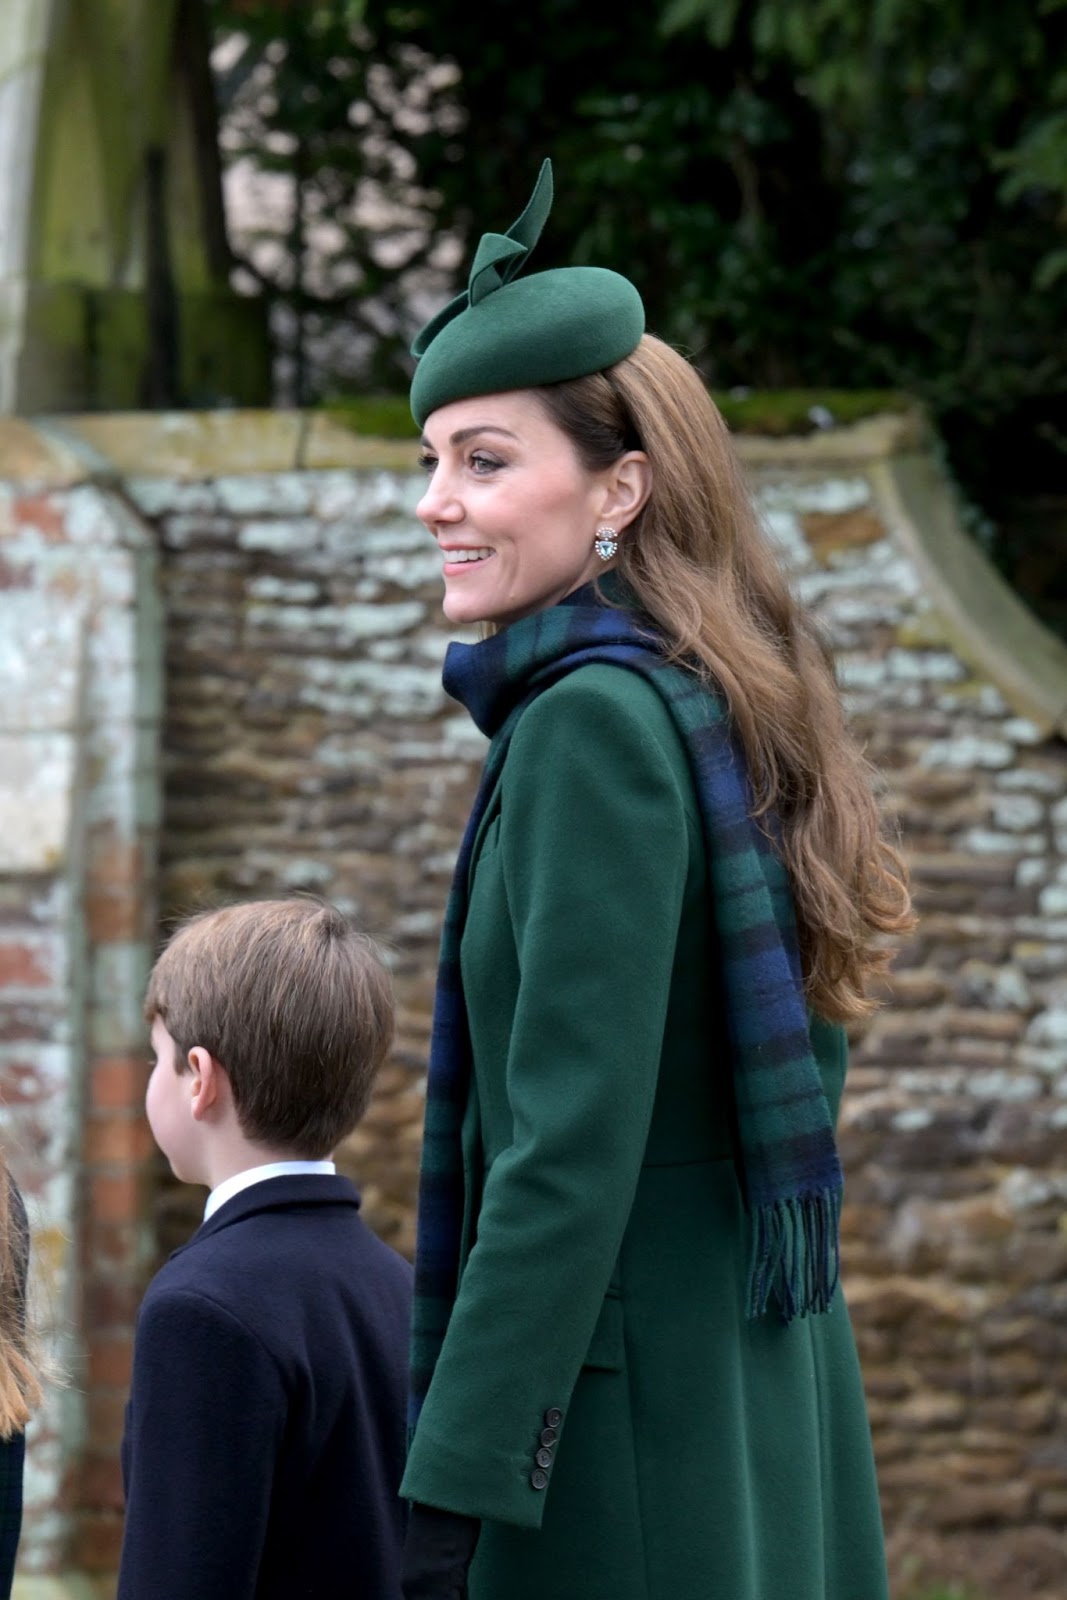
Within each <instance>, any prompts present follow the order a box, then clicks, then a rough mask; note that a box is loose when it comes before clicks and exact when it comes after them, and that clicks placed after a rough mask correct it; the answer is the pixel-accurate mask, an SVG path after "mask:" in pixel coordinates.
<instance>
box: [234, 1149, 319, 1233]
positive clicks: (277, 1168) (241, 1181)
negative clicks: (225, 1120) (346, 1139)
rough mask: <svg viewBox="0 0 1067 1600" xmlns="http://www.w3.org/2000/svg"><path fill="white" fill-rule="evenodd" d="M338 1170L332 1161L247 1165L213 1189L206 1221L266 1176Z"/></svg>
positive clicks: (291, 1175)
mask: <svg viewBox="0 0 1067 1600" xmlns="http://www.w3.org/2000/svg"><path fill="white" fill-rule="evenodd" d="M336 1171H337V1167H336V1165H335V1163H334V1162H332V1161H268V1162H266V1163H265V1164H264V1165H263V1166H261V1167H246V1168H245V1170H244V1171H243V1172H235V1173H234V1175H233V1177H232V1178H224V1179H223V1180H222V1182H221V1183H220V1184H216V1186H215V1188H214V1189H212V1191H211V1193H210V1194H209V1195H208V1197H207V1205H206V1206H205V1207H204V1221H205V1222H206V1221H207V1219H208V1217H211V1216H214V1214H215V1212H216V1211H217V1210H218V1209H219V1207H220V1206H224V1205H225V1204H226V1202H227V1200H232V1199H233V1197H234V1195H235V1194H240V1192H241V1190H242V1189H250V1188H251V1187H252V1185H253V1184H254V1183H262V1182H263V1180H264V1179H265V1178H291V1177H295V1176H296V1175H297V1174H298V1173H301V1174H302V1173H305V1172H322V1173H326V1174H329V1173H333V1172H336Z"/></svg>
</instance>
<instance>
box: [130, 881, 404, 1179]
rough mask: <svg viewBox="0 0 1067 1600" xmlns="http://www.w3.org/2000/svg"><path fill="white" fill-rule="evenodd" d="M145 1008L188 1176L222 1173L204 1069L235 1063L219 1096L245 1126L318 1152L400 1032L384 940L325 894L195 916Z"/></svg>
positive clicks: (213, 1072)
mask: <svg viewBox="0 0 1067 1600" xmlns="http://www.w3.org/2000/svg"><path fill="white" fill-rule="evenodd" d="M144 1011H145V1017H146V1019H147V1020H148V1021H149V1022H150V1023H151V1024H152V1025H153V1043H154V1044H155V1046H156V1052H157V1064H156V1067H155V1071H154V1073H153V1082H152V1084H150V1085H149V1094H148V1114H149V1121H150V1122H151V1124H152V1131H153V1133H154V1134H155V1136H156V1141H157V1143H159V1145H160V1147H161V1148H162V1149H163V1152H164V1154H165V1155H166V1156H167V1157H168V1158H169V1159H170V1161H171V1164H172V1165H173V1166H174V1168H175V1171H176V1172H177V1174H178V1176H179V1177H186V1178H189V1179H190V1180H191V1181H193V1182H207V1181H210V1179H209V1176H208V1175H207V1169H206V1168H204V1165H203V1161H202V1159H199V1158H198V1155H197V1152H198V1150H199V1140H200V1139H201V1137H202V1132H201V1130H198V1129H197V1128H196V1127H195V1126H194V1124H196V1123H197V1122H203V1123H205V1124H206V1125H208V1126H210V1125H211V1122H212V1118H211V1117H210V1116H205V1115H204V1108H203V1105H202V1104H201V1102H200V1101H198V1100H197V1098H196V1088H197V1086H198V1084H199V1082H200V1079H201V1078H203V1079H205V1080H206V1081H208V1082H212V1081H214V1080H215V1078H216V1077H217V1075H218V1073H219V1069H221V1074H222V1077H221V1078H220V1079H219V1082H220V1083H221V1085H222V1095H223V1099H222V1101H221V1102H219V1103H220V1104H223V1105H228V1104H229V1103H231V1102H232V1109H233V1113H234V1117H235V1120H236V1124H237V1129H236V1135H237V1137H238V1138H243V1140H245V1141H247V1142H248V1143H249V1144H251V1145H254V1146H256V1147H257V1148H259V1149H262V1150H268V1151H271V1152H273V1153H277V1154H279V1155H281V1154H285V1155H289V1156H291V1157H296V1158H301V1159H306V1160H316V1159H318V1158H321V1157H324V1156H328V1155H330V1154H331V1153H332V1152H333V1151H334V1150H335V1149H336V1147H337V1145H338V1144H339V1143H340V1141H341V1140H342V1139H343V1138H344V1137H345V1135H346V1134H348V1133H351V1131H352V1129H353V1128H354V1127H355V1126H356V1124H357V1123H358V1121H359V1119H360V1117H361V1116H362V1115H363V1112H364V1110H365V1108H366V1104H367V1100H368V1098H369V1095H370V1090H371V1085H372V1083H373V1081H374V1077H375V1074H376V1072H377V1070H378V1068H379V1066H380V1065H381V1063H382V1061H383V1060H384V1058H385V1055H386V1053H387V1052H388V1049H389V1046H390V1044H391V1043H392V1038H393V994H392V983H391V980H390V977H389V974H388V972H387V970H386V968H385V966H384V965H383V963H382V959H381V956H380V954H379V952H378V950H377V947H376V946H375V944H374V943H373V941H372V940H370V939H369V938H368V937H367V936H366V935H365V934H362V933H359V932H358V931H357V930H356V929H355V928H353V927H352V926H351V925H350V924H349V923H348V922H347V921H346V919H345V918H344V917H343V916H342V915H341V913H340V912H339V911H337V910H335V909H334V907H332V906H329V905H325V904H323V903H322V902H320V901H315V900H305V899H294V900H259V901H251V902H247V903H245V904H243V905H234V906H226V907H224V908H223V909H222V910H219V911H206V912H202V913H200V914H199V915H198V916H194V917H191V918H190V919H189V920H188V921H186V922H184V923H183V924H182V925H181V926H180V927H179V928H178V930H177V931H176V932H175V933H174V934H173V936H172V937H171V939H170V940H169V942H168V943H167V945H166V948H165V949H164V950H163V952H162V954H161V955H160V956H159V959H158V960H157V961H156V964H155V966H154V967H153V968H152V972H151V974H150V976H149V980H148V989H147V992H146V995H145V1006H144ZM175 1076H176V1077H177V1078H178V1079H184V1078H186V1077H187V1076H189V1077H191V1078H192V1079H193V1084H192V1085H188V1084H185V1083H179V1084H175V1082H174V1077H175ZM156 1080H159V1081H158V1082H157V1081H156ZM186 1087H191V1088H192V1089H193V1091H194V1092H193V1094H192V1095H190V1096H187V1095H185V1094H184V1089H185V1088H186ZM175 1091H178V1092H175ZM186 1100H188V1101H189V1106H187V1105H186V1103H185V1102H186ZM208 1103H209V1105H213V1104H215V1101H214V1099H213V1097H212V1098H211V1099H210V1101H209V1102H208ZM198 1104H201V1109H200V1111H199V1112H198V1111H197V1110H196V1109H190V1107H193V1108H195V1107H196V1106H197V1105H198ZM232 1132H233V1130H231V1133H232ZM190 1152H192V1155H191V1157H190ZM183 1167H184V1168H185V1170H184V1171H183V1170H181V1169H182V1168H183Z"/></svg>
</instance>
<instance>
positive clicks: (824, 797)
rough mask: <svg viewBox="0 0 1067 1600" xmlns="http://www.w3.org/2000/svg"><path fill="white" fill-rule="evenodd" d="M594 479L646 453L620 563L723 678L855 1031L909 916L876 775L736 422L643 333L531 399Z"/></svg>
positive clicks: (815, 955) (820, 957)
mask: <svg viewBox="0 0 1067 1600" xmlns="http://www.w3.org/2000/svg"><path fill="white" fill-rule="evenodd" d="M535 392H536V393H537V395H538V396H539V397H540V399H541V400H542V402H543V404H544V405H545V406H546V407H547V409H548V412H549V415H550V416H551V417H552V419H553V420H554V421H555V422H556V424H557V425H558V426H559V427H560V428H562V429H563V431H564V432H565V433H566V434H567V435H568V436H569V438H570V439H571V441H572V442H573V444H574V446H575V448H576V450H577V452H578V455H579V458H580V459H581V460H582V462H583V464H584V465H585V466H586V467H587V468H588V469H589V470H591V471H600V470H602V469H604V468H605V467H607V466H609V465H610V464H611V463H612V462H613V461H615V460H617V459H618V457H619V456H620V455H622V454H623V453H624V452H625V451H627V450H644V451H645V452H646V454H647V455H648V458H649V461H650V462H651V465H652V475H653V482H652V490H651V494H650V496H649V499H648V502H647V504H646V505H645V507H644V509H643V510H642V512H641V513H640V515H639V516H638V518H637V519H636V521H635V522H633V523H632V524H631V525H630V526H629V527H628V528H627V529H626V530H625V532H624V533H623V535H622V536H621V538H620V541H619V554H618V559H617V565H618V568H619V571H620V573H621V575H622V576H623V578H624V579H625V581H626V583H627V584H628V585H629V587H630V588H631V589H632V590H633V592H634V594H635V595H636V597H637V599H638V600H639V602H640V603H641V605H642V606H643V608H644V610H645V611H646V612H647V614H648V615H649V616H650V617H651V618H652V619H653V620H654V622H655V623H656V624H657V627H658V628H659V629H660V630H661V631H662V633H663V635H664V637H665V639H666V640H667V642H668V645H669V648H670V653H671V656H672V658H673V659H675V660H677V661H679V662H681V663H683V664H685V665H688V666H690V667H695V669H696V670H697V671H699V672H700V673H702V674H703V675H706V677H707V679H708V680H709V682H711V683H713V684H715V685H717V686H718V688H719V689H720V690H721V692H722V694H723V695H724V696H725V698H726V701H727V704H728V706H729V710H730V715H731V718H732V722H733V725H734V727H735V728H736V730H737V733H738V736H739V737H740V740H741V743H742V746H743V748H744V751H745V755H746V758H747V762H748V768H749V776H750V781H751V786H752V793H753V797H754V815H756V816H757V817H764V816H767V815H768V814H769V813H774V814H775V815H776V816H777V818H778V821H779V824H780V828H779V830H778V832H779V836H780V846H779V847H780V849H781V852H782V855H783V857H784V860H785V864H786V867H787V869H788V871H789V875H790V879H791V881H792V887H793V895H794V900H795V903H796V912H797V921H798V927H799V936H800V950H801V960H802V963H803V969H804V976H805V984H806V989H807V997H808V1003H809V1005H810V1006H811V1008H812V1010H814V1011H815V1012H817V1013H818V1014H819V1015H820V1016H823V1017H826V1018H828V1019H829V1020H831V1021H835V1022H851V1021H855V1020H857V1019H859V1018H861V1017H863V1016H865V1015H867V1014H868V1013H869V1012H870V1011H871V1010H872V1009H873V1008H874V1006H875V1005H876V1003H877V1002H876V1000H875V999H873V998H872V996H871V994H870V988H871V982H872V979H874V978H875V976H876V975H877V974H878V973H880V972H881V971H882V970H883V969H884V968H885V967H886V965H887V964H888V962H889V960H890V958H891V954H892V949H891V941H890V939H889V937H888V936H893V935H900V934H902V933H904V932H906V931H907V930H908V929H909V928H911V927H912V926H913V924H914V920H915V919H914V917H913V915H912V911H911V901H910V896H909V892H908V882H907V871H906V868H905V865H904V862H903V859H902V856H901V854H900V852H899V850H898V849H897V848H896V847H895V845H894V844H893V843H892V842H891V840H890V838H889V837H888V836H887V829H886V823H885V819H884V817H883V815H882V813H881V808H880V806H879V804H878V801H877V799H876V796H875V784H874V772H873V769H872V768H871V767H870V765H869V764H868V762H867V760H866V757H865V756H864V753H863V751H862V749H861V748H860V746H859V744H858V742H857V741H856V739H855V738H854V736H853V735H852V734H851V733H850V731H849V729H848V727H847V724H846V721H845V716H844V711H843V708H842V705H841V699H840V695H839V692H838V688H837V683H836V679H835V676H834V667H833V659H832V656H831V653H830V650H829V648H828V646H827V644H826V643H825V641H824V640H823V638H822V636H821V634H820V633H819V631H818V629H817V628H816V626H815V625H814V623H813V620H812V619H811V618H810V617H809V616H808V615H807V614H806V613H805V612H804V611H803V610H802V608H801V607H800V606H799V605H798V604H797V602H796V600H795V599H794V598H793V595H792V594H791V592H790V589H789V585H788V583H787V581H786V578H785V575H784V573H783V571H782V569H781V567H780V565H779V562H778V559H777V557H776V556H775V554H774V551H773V549H772V548H771V546H770V544H769V542H768V540H767V538H766V536H765V534H764V532H763V530H762V528H761V526H760V522H759V518H758V515H757V512H756V509H755V505H754V502H753V498H752V494H751V491H750V489H749V486H748V483H747V481H746V479H745V476H744V473H743V471H742V468H741V464H740V461H739V460H738V457H737V454H736V452H735V450H734V448H733V444H732V441H731V439H730V435H729V432H728V430H727V427H726V424H725V422H724V421H723V418H722V416H721V414H720V412H719V410H718V407H717V406H716V405H715V403H714V401H713V400H712V398H711V396H710V395H709V393H708V391H707V389H706V388H705V386H704V383H703V381H702V380H701V378H700V377H699V375H698V374H697V373H696V371H695V370H694V369H693V367H692V366H690V364H689V362H688V361H686V360H685V358H684V357H683V356H681V355H679V354H678V352H677V351H675V350H672V349H671V347H670V346H669V345H666V344H664V343H663V342H662V341H661V340H659V339H656V338H653V337H652V336H651V335H647V334H646V335H645V337H644V338H643V339H642V340H641V343H640V344H639V345H638V347H637V349H636V350H635V351H634V352H633V354H632V355H630V356H627V357H626V358H625V360H623V361H620V362H619V363H618V364H617V365H616V366H614V367H611V368H609V369H608V370H607V371H606V372H599V373H594V374H593V375H592V376H591V377H586V378H576V379H573V380H571V381H570V382H567V383H560V384H552V385H550V386H548V387H546V388H542V389H538V390H536V391H535Z"/></svg>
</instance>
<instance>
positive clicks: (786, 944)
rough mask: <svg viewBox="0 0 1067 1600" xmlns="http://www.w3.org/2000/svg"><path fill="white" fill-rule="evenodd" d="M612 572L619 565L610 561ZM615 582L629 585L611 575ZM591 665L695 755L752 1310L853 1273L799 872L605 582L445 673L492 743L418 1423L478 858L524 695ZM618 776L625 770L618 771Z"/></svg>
mask: <svg viewBox="0 0 1067 1600" xmlns="http://www.w3.org/2000/svg"><path fill="white" fill-rule="evenodd" d="M612 579H613V580H614V575H612ZM608 592H609V593H610V594H612V595H613V596H615V595H620V596H622V597H623V598H625V591H623V590H622V589H621V586H620V585H618V583H617V581H613V582H612V583H611V585H610V587H609V588H608ZM588 662H612V663H615V664H617V665H618V666H621V667H626V668H628V669H630V670H631V671H635V672H639V673H640V674H641V675H642V676H643V677H644V678H645V679H646V680H647V681H648V682H649V683H651V684H652V685H653V686H654V687H655V688H656V689H657V690H658V691H659V693H660V694H661V695H662V697H663V699H664V701H665V703H666V705H667V708H668V710H669V711H670V713H671V715H672V717H673V719H674V723H675V726H676V727H677V729H678V733H679V735H680V737H681V739H682V741H683V744H684V746H685V748H686V751H687V753H688V757H689V762H690V766H691V770H692V774H693V778H694V782H695V785H696V790H697V795H698V798H699V803H700V809H701V813H702V817H703V823H704V836H705V841H706V846H707V860H708V876H709V885H708V889H709V894H710V897H711V902H712V905H713V906H714V915H715V924H716V929H717V933H718V941H719V960H720V965H721V977H722V983H723V993H724V1004H725V1013H726V1020H727V1026H728V1030H729V1037H730V1042H731V1046H732V1052H731V1054H732V1070H733V1093H734V1102H735V1113H736V1127H735V1135H734V1142H735V1152H734V1154H735V1165H736V1168H737V1173H738V1181H739V1184H740V1188H741V1193H742V1196H743V1198H744V1202H745V1206H746V1209H747V1212H748V1214H749V1217H750V1221H751V1251H750V1258H749V1281H748V1303H747V1313H748V1315H749V1316H750V1317H758V1316H761V1315H763V1314H764V1313H765V1312H766V1311H767V1310H768V1308H769V1307H770V1305H771V1303H772V1302H773V1303H774V1304H775V1305H776V1307H777V1310H778V1312H779V1314H780V1316H781V1318H782V1319H783V1320H784V1321H786V1322H788V1321H790V1320H791V1319H792V1318H793V1317H796V1316H803V1315H805V1314H807V1313H811V1312H821V1311H826V1310H828V1309H829V1306H830V1302H831V1299H832V1297H833V1293H834V1289H835V1287H836V1284H837V1276H838V1260H839V1258H838V1217H839V1210H840V1201H841V1192H842V1175H841V1167H840V1163H839V1161H838V1156H837V1150H836V1147H835V1144H834V1132H833V1127H832V1124H831V1120H830V1111H829V1107H828V1105H827V1102H826V1097H825V1095H824V1093H823V1089H822V1083H821V1080H820V1077H819V1072H818V1068H817V1066H816V1063H815V1059H814V1056H813V1054H812V1048H811V1042H810V1038H809V1031H808V1026H809V1018H808V1012H807V1007H806V1004H805V997H804V985H803V979H802V975H801V966H800V957H799V952H798V947H797V935H796V923H795V918H794V914H793V909H792V896H791V894H790V891H789V881H788V875H787V873H786V870H785V868H784V866H783V865H782V863H781V861H780V859H779V856H778V854H777V853H776V851H775V849H774V847H773V844H772V842H771V839H770V838H769V837H768V833H767V832H766V831H765V828H764V827H762V826H761V825H760V824H759V823H758V822H756V821H755V820H754V819H753V818H752V816H751V801H750V790H749V785H748V779H747V774H746V768H745V764H744V760H743V756H742V753H741V750H740V747H739V745H738V743H737V742H736V740H735V739H734V738H733V737H732V735H731V730H730V719H729V714H728V711H727V709H726V706H725V703H724V702H723V700H722V699H721V698H720V697H719V696H718V695H717V694H716V693H715V692H714V691H713V690H711V689H710V688H709V687H708V685H707V682H706V681H704V680H701V679H700V678H698V677H697V676H696V674H695V673H693V672H691V671H687V670H686V669H685V668H683V667H680V666H676V665H673V664H671V663H669V662H668V661H667V660H666V659H665V657H664V653H663V647H662V643H661V642H660V641H659V640H658V638H657V635H656V633H655V631H654V629H653V627H652V625H651V623H649V622H648V621H647V620H646V619H643V618H639V616H638V615H637V614H635V612H634V611H633V610H630V609H619V608H617V607H616V606H613V605H612V606H608V605H605V604H603V603H602V601H601V599H600V596H599V594H598V589H597V585H596V584H595V583H589V584H586V585H584V586H583V587H582V588H580V589H578V590H576V591H575V592H574V594H572V595H570V596H568V598H567V599H566V600H565V601H563V602H562V603H561V604H559V605H556V606H553V607H551V608H550V609H548V610H546V611H541V612H537V613H535V614H534V615H533V616H530V617H526V618H524V619H522V620H520V621H519V622H515V623H512V624H511V626H510V627H508V628H505V629H504V630H503V631H502V632H500V633H498V634H495V635H494V636H492V637H491V638H488V639H485V640H483V641H482V642H480V643H478V644H474V645H463V644H456V643H453V644H451V645H450V646H449V649H448V653H447V656H446V659H445V667H444V685H445V688H446V690H447V691H448V693H449V694H450V695H451V696H452V697H453V698H454V699H456V700H459V701H460V702H462V704H463V705H464V706H466V708H467V710H468V711H469V712H470V714H471V716H472V718H473V719H474V721H475V723H476V724H477V726H478V727H479V728H480V729H481V731H482V732H483V733H484V734H486V735H487V736H489V737H490V738H491V740H492V742H491V744H490V747H489V752H488V755H487V757H486V762H485V767H484V770H483V773H482V778H481V783H480V785H479V788H478V792H477V795H476V797H475V800H474V805H473V808H472V810H471V815H470V819H469V821H468V823H467V827H466V830H465V832H464V835H463V841H462V844H461V845H460V849H459V855H458V859H457V861H456V868H455V875H454V878H453V882H452V888H451V892H450V894H449V899H448V905H447V908H446V912H445V920H444V927H443V932H442V938H441V950H440V962H439V967H438V976H437V992H436V998H435V1003H434V1018H433V1028H432V1034H431V1042H430V1063H429V1072H428V1076H427V1090H426V1116H425V1124H424V1134H423V1152H422V1165H421V1171H420V1178H419V1197H418V1238H417V1245H416V1253H415V1311H414V1322H413V1340H412V1372H411V1380H412V1386H411V1410H410V1418H409V1420H410V1422H411V1424H412V1426H413V1425H414V1422H415V1420H416V1419H417V1417H418V1414H419V1411H420V1410H421V1407H422V1402H423V1400H424V1398H425V1395H426V1391H427V1389H428V1387H429V1383H430V1379H431V1377H432V1376H433V1369H434V1366H435V1365H436V1361H437V1355H438V1353H439V1351H440V1348H441V1344H442V1342H443V1340H444V1336H445V1332H446V1330H447V1327H448V1321H449V1317H450V1315H451V1310H452V1306H453V1303H454V1301H455V1297H456V1290H457V1282H458V1274H459V1268H460V1260H459V1253H460V1230H461V1225H462V1216H463V1169H462V1159H461V1149H460V1132H461V1125H462V1121H463V1114H464V1110H465V1107H466V1103H467V1097H468V1093H469V1088H470V1079H471V1045H470V1034H469V1031H468V1024H467V1011H466V1005H465V1002H464V996H463V984H462V979H461V975H460V964H459V951H460V940H461V939H462V936H463V926H464V921H465V917H466V909H467V888H468V877H469V873H470V867H471V854H472V849H473V844H474V840H475V837H476V836H477V832H478V826H479V823H480V822H481V819H482V816H483V814H484V812H485V808H486V806H487V804H488V802H489V799H490V797H491V796H492V794H493V792H494V790H495V788H496V785H497V781H498V779H499V776H500V772H501V769H502V767H503V765H504V762H505V760H506V759H507V753H508V746H509V744H510V741H511V736H512V733H513V732H514V729H515V726H516V723H517V722H518V719H519V717H520V716H521V715H522V713H523V711H524V710H525V708H526V706H527V705H528V704H529V703H530V701H531V700H532V699H533V698H535V696H536V695H537V694H539V693H540V692H541V691H542V690H543V689H546V688H547V687H548V686H549V685H550V684H552V683H555V682H556V681H557V680H558V679H559V678H560V677H562V676H563V675H564V674H565V673H568V672H573V671H574V669H575V668H576V667H580V666H583V665H585V664H586V663H588ZM604 782H605V783H615V782H625V774H622V775H619V774H611V773H605V775H604Z"/></svg>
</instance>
